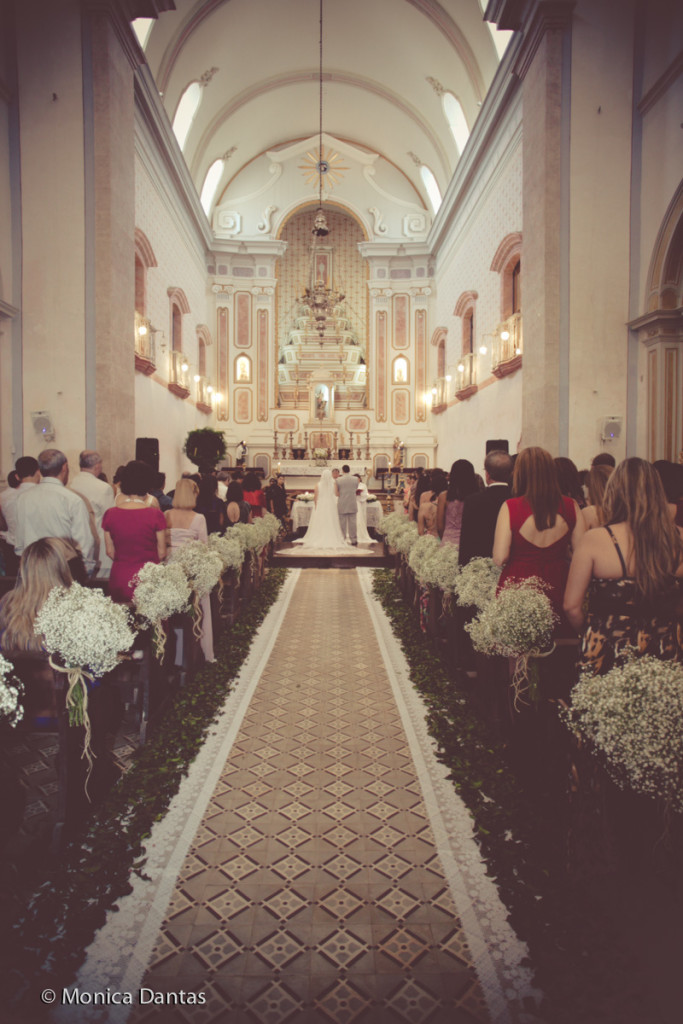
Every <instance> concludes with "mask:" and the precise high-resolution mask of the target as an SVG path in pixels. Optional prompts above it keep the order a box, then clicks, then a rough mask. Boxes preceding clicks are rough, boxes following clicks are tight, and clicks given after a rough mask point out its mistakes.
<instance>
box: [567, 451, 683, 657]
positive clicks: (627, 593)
mask: <svg viewBox="0 0 683 1024" xmlns="http://www.w3.org/2000/svg"><path fill="white" fill-rule="evenodd" d="M603 518H604V523H605V525H604V527H602V528H599V529H595V530H591V531H590V532H589V533H587V534H586V536H585V537H584V538H583V540H582V541H581V543H580V545H579V546H578V548H577V550H576V552H575V554H574V557H573V559H572V565H571V569H570V573H569V580H568V582H567V589H566V592H565V597H564V608H565V613H566V615H567V618H568V619H569V621H570V622H571V623H572V625H573V626H574V628H575V629H577V630H579V631H582V648H581V660H580V666H581V667H582V668H587V669H591V670H592V671H593V672H596V673H597V674H600V675H602V674H604V673H605V672H608V671H609V670H610V669H611V668H612V667H613V666H614V665H615V663H619V662H620V661H622V660H623V659H624V658H625V657H626V656H627V654H628V651H629V650H630V649H635V650H636V651H637V653H638V654H641V655H642V654H653V655H654V656H655V657H658V658H661V659H662V660H668V661H679V662H680V661H683V635H682V634H683V629H682V627H681V623H680V621H677V617H676V604H677V600H678V598H679V595H680V579H681V578H683V542H682V541H681V537H680V534H679V532H678V530H677V529H676V526H675V525H674V523H673V522H672V520H671V516H670V514H669V510H668V508H667V503H666V495H665V493H664V488H663V487H662V484H661V481H660V479H659V476H658V474H657V472H656V471H655V470H654V469H653V467H652V466H651V465H650V463H649V462H646V461H645V460H644V459H638V458H631V459H625V460H624V462H621V463H620V464H619V465H618V466H617V468H616V469H615V470H614V472H613V474H612V476H611V477H610V479H609V482H608V484H607V488H606V490H605V498H604V504H603ZM586 594H588V613H587V614H586V613H585V612H584V598H585V597H586Z"/></svg>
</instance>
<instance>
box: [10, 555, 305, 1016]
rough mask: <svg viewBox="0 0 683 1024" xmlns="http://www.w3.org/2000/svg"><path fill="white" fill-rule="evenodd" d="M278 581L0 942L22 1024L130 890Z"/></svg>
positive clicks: (273, 579) (230, 632) (268, 580)
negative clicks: (149, 842)
mask: <svg viewBox="0 0 683 1024" xmlns="http://www.w3.org/2000/svg"><path fill="white" fill-rule="evenodd" d="M286 575H287V570H286V569H270V570H269V571H268V572H267V573H266V575H265V577H264V580H263V582H262V584H261V586H260V587H259V589H258V590H257V592H256V593H255V594H254V595H253V597H252V598H251V600H250V601H249V603H248V604H247V605H246V606H245V607H244V609H243V611H242V613H241V615H240V617H239V619H238V620H237V622H236V623H235V624H234V625H233V626H231V627H230V628H229V629H227V630H225V631H224V632H223V633H222V634H221V635H220V636H219V637H218V639H217V641H216V645H215V654H216V663H215V664H207V665H205V666H204V667H203V668H202V669H201V670H200V671H198V672H197V673H196V675H195V676H194V677H193V680H192V683H191V685H189V686H187V687H185V688H183V689H182V690H180V691H178V692H177V693H176V694H175V696H174V698H173V699H172V701H171V703H170V706H169V707H167V709H166V711H165V714H164V715H163V717H162V719H161V720H160V722H159V723H158V725H157V726H156V728H155V730H154V734H153V736H152V737H151V738H150V739H149V741H148V742H147V744H146V745H145V746H144V747H142V748H141V750H140V751H139V753H138V755H137V757H136V759H135V761H134V763H133V765H132V767H131V768H130V770H129V771H128V772H127V773H126V774H125V775H124V776H123V777H122V778H121V780H120V781H119V782H118V784H117V785H116V786H115V787H114V789H113V790H112V791H111V793H110V795H109V796H108V798H107V799H106V801H105V803H104V804H103V805H102V806H101V807H100V808H98V809H97V811H95V812H94V814H93V817H92V819H91V821H90V822H89V824H88V826H87V829H86V831H85V833H84V834H82V835H80V836H78V837H76V838H75V839H74V840H73V841H72V842H71V844H70V845H69V847H68V848H67V850H66V851H65V854H64V857H63V860H62V863H61V864H60V866H59V868H58V870H57V872H56V875H55V877H53V878H52V879H50V880H49V881H48V882H46V883H45V884H44V885H42V886H41V888H40V889H39V890H38V892H37V893H36V895H35V896H34V897H33V898H32V900H31V901H30V903H29V906H28V908H27V912H26V914H25V915H24V916H23V917H22V919H21V920H20V921H19V922H18V923H17V925H16V930H15V934H14V935H13V936H12V938H11V941H10V942H8V941H6V940H5V941H4V942H3V948H4V950H5V956H4V971H3V973H4V976H5V984H7V982H8V981H9V985H10V989H11V991H9V992H5V997H6V999H5V1004H7V1001H9V1002H10V1004H12V1005H13V1008H14V1009H15V1011H19V1013H20V1014H21V1012H22V1011H23V1012H24V1013H25V1016H23V1017H21V1019H24V1020H29V1019H30V1020H33V1019H35V1014H36V1013H37V1006H38V994H39V993H40V991H41V990H42V989H43V988H46V987H47V988H51V989H56V990H58V991H59V990H60V989H61V987H62V986H63V985H65V984H67V983H68V982H69V981H70V980H71V979H72V978H73V976H74V974H75V972H76V970H77V969H78V967H79V966H80V964H81V963H82V961H83V958H84V952H85V949H86V948H87V946H88V945H89V944H90V942H91V941H92V939H93V937H94V935H95V932H96V931H97V929H98V928H100V927H101V926H102V925H103V924H104V921H105V916H106V913H107V911H108V910H109V909H110V908H111V907H113V906H114V904H115V903H116V901H117V900H118V899H120V898H121V897H122V896H125V895H126V894H127V893H129V892H130V891H131V884H130V875H131V873H132V872H134V873H136V874H138V875H141V876H143V877H144V865H145V849H144V843H145V840H146V839H147V838H148V837H149V835H150V831H151V828H152V826H153V825H154V823H155V822H158V821H161V819H162V818H163V817H164V815H165V814H166V811H167V809H168V806H169V803H170V801H171V799H172V797H173V796H174V795H175V794H176V793H177V791H178V788H179V786H180V782H181V780H182V778H183V777H184V776H185V775H186V774H187V771H188V768H189V766H190V765H191V763H192V761H193V760H194V759H195V757H196V755H197V753H198V752H199V750H200V748H201V746H202V744H203V742H204V739H205V737H206V734H207V732H208V730H209V728H210V727H211V724H212V722H213V721H214V719H215V717H216V715H217V713H218V712H219V711H220V709H221V707H222V706H223V703H224V701H225V697H226V695H227V694H228V693H229V691H230V690H231V688H232V683H233V681H234V680H235V678H236V676H237V674H238V672H239V670H240V668H241V666H242V664H243V662H244V660H245V658H246V657H247V654H248V653H249V649H250V647H251V643H252V640H253V638H254V634H255V633H256V630H257V629H258V627H259V626H260V624H261V623H262V622H263V620H264V618H265V616H266V614H267V612H268V610H269V608H270V607H271V605H272V604H273V603H274V602H275V600H276V598H277V596H278V593H279V591H280V589H281V587H282V585H283V583H284V580H285V577H286ZM10 951H12V952H10ZM9 979H11V980H9ZM17 1019H20V1017H19V1016H18V1017H17Z"/></svg>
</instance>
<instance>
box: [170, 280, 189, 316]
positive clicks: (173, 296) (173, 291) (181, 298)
mask: <svg viewBox="0 0 683 1024" xmlns="http://www.w3.org/2000/svg"><path fill="white" fill-rule="evenodd" d="M166 294H167V295H168V297H169V299H170V300H171V305H172V306H177V307H178V309H179V310H180V312H181V313H189V312H190V303H189V302H188V301H187V295H186V294H185V292H184V291H183V289H182V288H178V287H174V286H171V287H170V288H167V289H166Z"/></svg>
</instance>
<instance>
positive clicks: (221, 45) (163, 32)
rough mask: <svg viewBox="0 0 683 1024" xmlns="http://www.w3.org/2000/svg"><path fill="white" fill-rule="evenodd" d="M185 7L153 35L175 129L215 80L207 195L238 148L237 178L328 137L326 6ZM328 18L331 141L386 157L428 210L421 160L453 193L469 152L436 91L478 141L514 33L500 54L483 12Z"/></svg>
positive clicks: (352, 7) (375, 9) (202, 131)
mask: <svg viewBox="0 0 683 1024" xmlns="http://www.w3.org/2000/svg"><path fill="white" fill-rule="evenodd" d="M175 5H176V10H174V11H167V12H165V13H162V14H160V15H159V18H158V20H157V21H155V22H154V24H153V26H152V29H151V32H150V35H149V38H148V40H147V43H146V47H145V53H146V57H147V61H148V63H149V66H150V69H151V71H152V73H153V75H154V77H155V80H156V83H157V86H158V88H159V90H160V92H161V94H162V96H163V101H164V104H165V107H166V110H167V113H168V116H169V118H170V120H171V121H172V120H173V117H174V115H175V111H176V107H177V105H178V102H179V100H180V97H181V96H182V94H183V92H184V90H185V89H186V88H187V86H188V85H189V84H190V83H191V82H193V81H197V80H200V79H201V77H202V75H205V73H207V72H208V73H209V79H210V80H209V81H208V84H206V86H205V88H204V89H203V92H202V101H201V104H200V107H199V110H198V113H197V115H196V117H195V119H194V122H193V124H192V127H191V129H190V133H189V135H188V138H187V141H186V144H185V148H184V155H185V159H186V161H187V164H188V167H189V169H190V172H191V174H192V177H193V179H194V182H195V185H196V187H197V191H198V192H201V188H202V184H203V181H204V177H205V175H206V172H207V170H208V168H209V166H210V165H211V163H212V162H213V161H214V160H216V159H218V158H219V157H221V156H222V155H223V154H224V153H226V152H227V151H230V150H232V149H233V147H236V148H235V151H234V153H233V154H232V156H231V159H230V164H229V177H231V178H232V177H234V176H235V175H236V174H237V173H239V171H240V170H241V169H242V168H244V167H245V165H246V164H248V163H249V162H250V161H252V160H254V159H255V158H256V157H258V156H259V155H260V154H262V153H264V152H266V151H267V150H270V149H275V148H278V147H282V146H286V145H288V144H290V143H292V142H294V141H296V140H299V139H302V138H308V137H309V136H312V135H315V134H317V131H318V123H319V0H175ZM323 17H324V23H323V24H324V34H323V83H324V85H323V126H324V129H325V131H326V132H327V133H329V134H330V135H332V136H335V137H336V138H338V139H341V140H344V141H347V142H350V143H352V144H353V145H355V146H359V147H365V148H368V149H370V150H372V151H374V152H377V153H379V154H380V155H381V156H383V157H384V158H385V159H386V160H388V161H390V162H391V163H392V164H394V165H395V166H396V167H397V168H398V169H399V170H400V171H401V172H402V173H403V174H405V175H406V176H407V177H408V178H409V179H410V181H411V182H412V183H413V185H414V187H415V188H416V190H417V191H418V192H419V194H420V195H421V196H422V197H423V199H424V200H425V204H426V193H425V189H424V185H423V183H422V181H421V180H420V175H419V166H418V164H417V163H416V158H418V159H419V161H421V162H422V163H424V164H426V165H427V166H428V167H430V168H431V170H432V171H433V173H434V175H435V176H436V179H437V181H438V183H439V186H440V188H441V192H442V194H443V193H444V192H445V190H446V187H447V185H448V182H449V180H450V178H451V176H452V174H453V171H454V169H455V165H456V163H457V159H458V151H457V148H456V146H455V143H454V140H453V137H452V135H451V133H450V130H449V128H448V124H447V122H446V118H445V116H444V113H443V109H442V101H441V97H440V96H439V94H438V92H437V90H436V89H435V88H434V85H433V84H430V82H429V81H427V79H428V78H432V79H434V80H435V82H436V83H438V86H441V87H443V89H446V90H449V91H451V92H453V93H454V94H455V96H456V97H457V98H458V99H459V101H460V103H461V104H462V107H463V110H464V113H465V117H466V119H467V122H468V125H469V128H470V130H471V129H472V127H473V124H474V121H475V119H476V117H477V113H478V111H479V107H480V105H481V102H482V100H483V98H484V96H485V94H486V90H487V88H488V86H489V85H490V83H491V80H492V78H493V75H494V74H495V71H496V68H497V66H498V61H499V53H498V50H499V49H501V48H502V47H501V44H504V42H506V41H507V36H509V33H497V34H496V35H498V36H499V37H503V38H502V39H496V41H495V42H494V37H493V35H492V32H491V29H490V27H489V26H488V25H487V24H486V23H485V22H484V21H483V18H482V10H481V4H480V0H441V2H437V0H324V15H323ZM212 69H216V70H213V71H212ZM411 154H412V155H411Z"/></svg>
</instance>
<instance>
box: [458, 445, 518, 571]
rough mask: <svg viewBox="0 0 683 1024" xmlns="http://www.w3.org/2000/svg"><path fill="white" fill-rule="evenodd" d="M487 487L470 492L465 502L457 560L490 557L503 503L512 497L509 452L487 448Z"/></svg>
mask: <svg viewBox="0 0 683 1024" xmlns="http://www.w3.org/2000/svg"><path fill="white" fill-rule="evenodd" d="M484 473H485V476H486V489H485V490H483V491H476V492H475V493H474V494H470V495H468V496H467V497H466V498H465V500H464V502H463V506H462V525H461V527H460V549H459V551H458V561H459V563H460V565H467V563H468V562H469V561H471V559H473V558H490V557H491V552H492V551H493V535H494V533H495V532H496V521H497V519H498V513H499V512H500V507H501V505H502V504H503V502H504V501H507V499H508V498H509V497H510V479H511V477H512V459H511V457H510V456H509V455H508V453H507V452H504V451H491V452H488V454H487V456H486V458H485V460H484Z"/></svg>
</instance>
